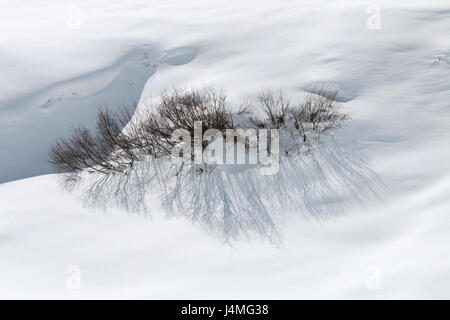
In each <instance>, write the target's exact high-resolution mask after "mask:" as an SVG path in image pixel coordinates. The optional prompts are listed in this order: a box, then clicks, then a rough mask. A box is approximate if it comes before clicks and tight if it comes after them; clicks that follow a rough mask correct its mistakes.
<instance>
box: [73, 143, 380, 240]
mask: <svg viewBox="0 0 450 320" xmlns="http://www.w3.org/2000/svg"><path fill="white" fill-rule="evenodd" d="M198 169H199V168H198V166H195V165H179V164H174V163H171V162H169V161H167V160H165V159H162V158H160V159H154V158H152V157H148V158H146V159H144V160H142V161H139V162H138V163H137V164H136V165H135V166H134V167H133V168H132V170H130V171H129V172H128V173H127V174H126V175H108V176H103V177H101V178H99V177H98V176H97V175H91V176H90V177H88V179H83V180H86V181H89V182H85V185H83V186H82V187H81V188H82V190H84V194H83V201H84V203H85V205H86V206H88V207H91V208H101V209H104V210H106V209H108V208H110V207H113V206H116V207H119V208H121V209H124V210H127V211H130V212H136V213H139V214H143V215H145V216H151V212H149V211H150V210H149V208H148V206H147V204H148V203H149V201H158V202H159V205H160V206H162V208H163V209H164V212H165V214H166V215H167V216H168V217H177V218H185V219H188V220H190V221H191V222H192V223H194V224H195V225H199V226H201V227H202V228H203V229H204V230H206V231H207V232H209V233H211V234H212V235H214V236H216V237H219V238H220V239H222V240H223V241H225V242H228V243H232V242H233V241H235V240H237V239H241V238H246V239H248V240H251V239H253V238H255V237H256V238H263V239H268V240H270V241H271V242H273V243H275V244H279V243H281V242H282V238H283V236H282V232H281V228H282V226H284V225H286V224H288V223H290V222H291V221H292V219H296V218H299V217H301V218H306V219H318V220H321V221H324V220H326V219H328V218H330V217H334V216H336V215H341V214H343V213H345V212H346V209H348V207H349V206H351V205H353V204H358V205H365V204H367V203H369V202H370V201H373V200H377V201H381V200H382V194H383V193H385V191H386V187H385V186H384V184H383V182H382V181H381V180H380V179H379V178H378V176H377V175H376V173H375V172H373V171H372V170H371V169H370V167H369V165H368V162H367V159H366V158H365V157H364V155H363V154H362V153H361V152H359V151H358V150H357V149H356V147H354V146H349V145H348V144H347V145H346V146H345V147H344V146H340V145H338V144H336V143H329V141H325V142H320V143H318V144H317V145H315V146H314V150H312V151H311V152H309V153H306V154H305V153H304V154H299V155H297V156H295V157H294V156H289V157H286V156H283V157H282V158H281V160H280V169H279V171H278V173H277V174H275V175H272V176H263V175H260V174H259V173H258V172H257V168H256V166H250V165H239V166H236V165H219V166H216V167H215V168H209V169H210V170H208V171H207V172H205V171H203V172H202V173H200V172H199V170H198ZM149 196H151V198H148V197H149Z"/></svg>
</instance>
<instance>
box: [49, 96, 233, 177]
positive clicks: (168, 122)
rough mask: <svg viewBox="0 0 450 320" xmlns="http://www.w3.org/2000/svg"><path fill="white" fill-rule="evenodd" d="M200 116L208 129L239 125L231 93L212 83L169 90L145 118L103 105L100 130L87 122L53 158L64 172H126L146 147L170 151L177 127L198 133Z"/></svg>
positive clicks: (52, 149)
mask: <svg viewBox="0 0 450 320" xmlns="http://www.w3.org/2000/svg"><path fill="white" fill-rule="evenodd" d="M195 121H201V122H202V130H203V132H204V131H206V130H208V129H211V128H214V129H218V130H221V131H222V132H225V130H226V129H231V128H233V120H232V117H231V112H230V110H229V106H228V103H227V99H226V95H225V94H223V93H217V92H216V91H215V90H213V89H212V88H205V89H201V90H196V89H193V90H179V89H175V90H174V91H173V92H170V93H168V92H167V91H166V92H164V93H163V94H162V96H161V102H160V103H159V104H157V105H155V106H150V107H148V108H146V109H144V110H143V111H142V112H141V113H140V114H139V118H137V117H134V118H132V114H131V112H129V110H128V109H127V108H125V107H122V108H120V109H119V111H117V112H112V111H110V110H108V109H100V110H99V112H98V114H97V123H96V131H95V132H94V133H93V132H91V131H90V130H88V129H87V128H85V127H83V126H81V127H78V128H75V129H73V131H72V133H71V135H70V136H69V137H68V138H61V139H59V140H57V141H56V142H55V143H54V144H53V145H52V146H51V147H50V152H49V157H50V163H51V164H52V165H53V166H54V167H55V168H56V169H57V170H58V171H60V172H70V173H75V174H76V173H79V172H81V171H83V170H84V169H89V171H91V172H98V173H102V174H110V173H116V172H117V173H118V172H126V170H127V169H129V168H130V167H132V166H133V164H134V162H135V161H136V160H138V159H139V156H140V154H142V153H148V154H152V155H153V156H160V155H169V154H170V153H171V150H172V148H173V147H174V146H175V145H176V144H177V143H178V142H179V141H177V140H173V139H172V138H171V136H172V132H173V131H174V130H175V129H186V130H187V131H188V132H189V133H190V134H191V136H192V137H193V136H194V122H195ZM125 126H126V128H125V130H123V128H124V127H125ZM204 147H206V144H205V145H204Z"/></svg>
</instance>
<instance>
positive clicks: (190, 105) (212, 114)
mask: <svg viewBox="0 0 450 320" xmlns="http://www.w3.org/2000/svg"><path fill="white" fill-rule="evenodd" d="M142 118H143V120H142V122H141V123H140V130H139V131H140V134H141V140H142V141H144V148H145V149H147V150H148V151H149V152H150V153H152V154H154V155H169V154H170V153H171V151H172V148H173V147H174V146H175V145H176V144H177V143H178V142H179V141H178V140H173V139H172V133H173V131H174V130H176V129H184V130H187V131H188V132H189V133H190V135H191V137H194V123H195V122H196V121H201V122H202V131H203V132H205V131H206V130H208V129H217V130H220V131H221V132H223V133H224V132H225V130H226V129H232V128H233V127H234V126H233V119H232V116H231V111H230V107H229V105H228V102H227V97H226V95H225V94H224V93H223V92H220V93H218V92H216V91H215V90H214V89H212V88H203V89H200V90H199V89H191V90H180V89H174V90H173V91H172V92H167V91H165V92H163V94H162V95H161V102H160V103H159V104H158V105H156V106H153V107H151V108H147V109H146V110H145V111H144V112H143V117H142ZM192 141H193V139H192ZM203 147H206V143H204V145H203Z"/></svg>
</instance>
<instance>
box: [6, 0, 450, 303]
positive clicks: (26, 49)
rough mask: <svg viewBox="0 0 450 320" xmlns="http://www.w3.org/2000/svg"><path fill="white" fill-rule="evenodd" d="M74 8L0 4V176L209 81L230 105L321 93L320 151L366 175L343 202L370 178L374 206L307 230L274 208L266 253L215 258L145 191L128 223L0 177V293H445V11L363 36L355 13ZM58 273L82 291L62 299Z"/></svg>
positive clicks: (362, 8) (240, 246) (169, 6)
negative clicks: (60, 141) (172, 92)
mask: <svg viewBox="0 0 450 320" xmlns="http://www.w3.org/2000/svg"><path fill="white" fill-rule="evenodd" d="M77 3H78V8H79V9H80V23H79V25H77V23H75V24H72V23H71V22H70V21H71V20H70V21H69V24H68V23H67V19H73V18H74V17H73V16H69V17H67V16H66V10H67V6H68V5H73V4H72V3H64V2H63V1H62V2H58V4H56V3H52V2H51V1H40V2H36V1H33V5H32V6H27V7H25V4H22V5H17V4H15V3H13V2H12V1H11V2H8V1H2V4H1V10H0V12H1V15H2V16H1V19H0V30H1V31H2V32H1V33H0V34H1V37H0V43H1V45H2V48H3V50H2V52H1V53H0V58H1V59H0V68H1V70H3V71H4V72H3V73H2V75H1V76H0V84H1V86H0V150H2V151H1V158H0V168H1V169H0V182H5V181H10V180H15V179H19V178H22V177H28V176H34V175H37V174H43V173H49V172H51V171H50V168H49V167H48V166H47V164H46V161H45V160H46V159H45V158H46V149H47V148H46V145H47V144H48V143H49V142H50V141H52V139H54V138H55V137H57V136H60V135H63V134H64V133H66V132H67V131H68V130H69V128H70V125H77V124H79V123H85V124H87V125H89V124H90V123H91V122H90V121H92V116H93V114H94V113H95V111H96V108H97V105H96V104H99V103H101V104H104V103H107V104H111V105H115V104H117V103H129V102H130V101H133V100H134V101H137V100H139V104H141V105H142V104H144V103H146V102H148V99H151V98H152V97H155V96H156V95H157V94H158V92H159V91H160V90H161V89H162V88H164V87H168V86H172V85H175V86H197V85H204V84H211V83H213V84H216V85H217V86H220V87H222V88H224V89H225V90H226V91H228V92H229V93H230V98H231V99H234V100H236V101H238V100H239V99H241V98H243V97H246V96H248V95H249V94H251V93H252V92H254V91H256V90H258V89H260V88H261V87H262V86H266V87H267V86H273V87H285V88H286V89H287V90H288V91H289V93H290V94H291V95H293V96H297V97H301V96H302V95H303V94H304V92H305V91H308V90H310V88H311V87H312V86H314V85H315V84H318V83H327V84H329V85H331V86H334V87H335V88H338V89H339V91H340V99H341V101H343V102H344V105H345V106H344V108H345V110H346V111H348V112H349V113H350V114H351V115H352V125H351V126H349V127H347V128H344V129H342V130H341V131H339V132H336V139H337V140H338V142H339V143H341V144H342V146H343V147H345V148H346V150H347V148H350V149H352V150H353V152H350V153H349V157H350V159H357V157H359V155H362V156H363V157H364V159H367V162H366V163H365V164H364V168H365V169H367V170H369V171H370V172H373V176H374V177H376V179H360V180H356V181H353V182H352V183H356V185H354V186H353V187H352V189H351V190H363V189H365V188H371V187H373V186H377V187H378V186H379V185H378V182H375V181H382V185H383V188H384V190H383V192H382V198H381V199H372V198H368V199H366V198H364V200H367V201H364V202H363V203H359V202H360V201H359V200H358V198H359V195H358V193H357V192H348V193H347V194H346V195H345V196H341V197H339V199H338V201H337V202H336V204H333V203H331V204H330V201H328V202H326V203H328V204H330V205H329V206H328V208H327V211H326V212H327V214H326V215H325V216H324V215H319V218H317V217H314V216H311V215H305V214H303V213H304V212H305V211H303V210H300V211H299V212H297V211H295V210H293V209H292V208H286V209H285V210H282V209H278V210H280V212H279V214H280V216H284V215H287V214H288V215H289V219H288V220H287V221H282V222H279V223H278V222H277V223H278V225H277V226H278V227H279V230H280V233H281V234H282V241H281V243H280V244H279V246H275V245H274V243H273V242H270V241H267V240H264V238H263V239H260V238H254V239H252V238H251V239H242V240H237V241H235V242H234V243H233V245H232V246H230V245H224V244H223V243H222V242H221V241H220V238H218V236H217V235H216V234H215V233H213V234H208V233H207V232H204V229H203V228H201V227H200V226H198V225H195V224H192V220H191V219H183V218H181V219H169V220H168V219H165V218H164V216H165V213H166V210H165V208H164V207H163V203H161V201H160V199H159V198H158V197H157V194H156V193H155V192H150V193H149V194H148V195H147V199H146V204H147V206H148V208H147V210H148V212H149V214H150V215H151V217H144V216H142V215H133V214H129V213H127V212H125V211H122V210H121V209H119V208H115V207H114V206H113V207H112V208H110V210H109V211H108V213H102V211H98V210H95V208H93V207H92V206H90V205H89V203H87V202H85V200H86V197H85V195H82V194H80V193H79V192H75V193H72V194H69V193H66V192H64V191H62V190H61V188H60V185H59V184H58V180H59V179H58V177H57V176H56V175H44V176H40V177H34V178H30V179H25V180H20V181H14V182H8V183H3V184H1V185H0V261H1V262H0V284H1V285H0V288H1V289H0V297H3V298H12V297H26V298H31V297H39V298H51V297H58V298H99V297H102V298H105V297H107V298H318V297H320V298H350V297H352V298H433V297H435V298H449V293H448V292H449V290H448V288H449V286H450V273H449V271H448V270H450V268H449V267H450V258H449V257H448V252H449V249H450V248H449V246H450V241H448V229H449V225H450V217H449V216H448V211H449V206H450V203H449V200H448V197H447V196H446V195H447V194H448V192H449V188H450V184H449V183H448V181H449V179H448V178H449V177H450V164H449V161H448V159H449V156H450V151H449V148H448V141H449V135H450V131H449V129H448V128H450V108H449V107H450V105H449V101H450V99H449V97H450V87H449V83H450V81H449V80H450V79H449V78H450V73H449V63H450V62H449V61H450V60H449V59H450V42H449V38H448V35H447V34H448V30H449V27H450V26H449V24H450V19H449V15H450V10H449V9H448V5H447V7H446V6H445V5H446V4H445V2H444V1H441V2H428V3H427V6H424V5H422V4H421V2H419V1H417V2H410V1H407V2H404V4H401V5H399V4H397V5H396V7H392V6H390V5H389V4H388V3H387V2H380V3H379V6H380V9H381V25H380V26H381V29H380V30H370V29H368V28H367V26H366V21H367V18H368V14H367V12H366V10H367V6H368V3H366V2H365V1H361V2H358V3H354V2H349V4H339V5H338V4H334V3H330V2H328V1H320V2H317V1H304V2H299V1H276V2H275V1H258V2H257V4H255V3H252V2H243V1H219V2H217V1H214V2H210V1H196V2H195V3H189V2H187V1H175V2H167V1H164V2H161V1H154V2H148V1H137V0H133V1H131V2H127V4H124V3H119V2H111V1H96V2H95V4H93V3H91V2H88V1H79V2H77ZM75 20H76V19H75ZM330 165H331V164H330ZM341 182H342V184H343V185H344V187H343V188H344V190H350V189H345V180H344V181H341ZM327 194H328V193H327V192H323V193H319V195H320V197H322V198H320V197H319V199H317V201H316V202H314V203H313V204H312V208H311V209H312V210H314V209H317V208H318V207H320V206H321V205H320V203H323V202H321V200H324V201H325V200H329V199H326V196H327ZM107 204H108V203H107ZM306 212H309V211H306ZM275 213H276V212H275ZM71 265H76V266H79V267H80V270H81V275H82V278H81V279H82V281H81V290H75V291H71V290H68V289H67V285H66V281H67V279H68V275H67V274H66V271H67V268H68V267H69V266H71Z"/></svg>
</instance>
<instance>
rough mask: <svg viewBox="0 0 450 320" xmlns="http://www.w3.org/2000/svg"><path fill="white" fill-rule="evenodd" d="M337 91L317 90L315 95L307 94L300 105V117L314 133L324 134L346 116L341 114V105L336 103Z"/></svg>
mask: <svg viewBox="0 0 450 320" xmlns="http://www.w3.org/2000/svg"><path fill="white" fill-rule="evenodd" d="M336 96H337V91H329V90H327V89H326V88H319V89H318V90H317V91H316V93H308V94H306V96H305V102H304V103H303V104H302V105H301V107H300V108H301V113H300V116H301V117H304V118H305V119H304V121H306V122H307V123H310V124H311V125H312V129H313V130H315V131H320V132H324V131H326V130H328V129H330V128H333V127H335V126H337V125H338V124H339V122H340V121H342V120H344V119H345V118H346V117H347V115H345V114H344V113H342V111H341V105H340V104H339V103H338V102H337V101H336Z"/></svg>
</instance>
